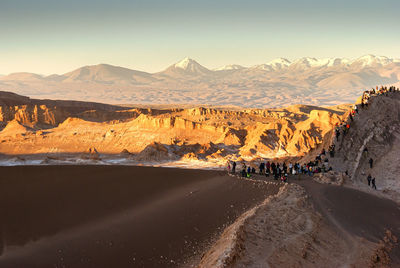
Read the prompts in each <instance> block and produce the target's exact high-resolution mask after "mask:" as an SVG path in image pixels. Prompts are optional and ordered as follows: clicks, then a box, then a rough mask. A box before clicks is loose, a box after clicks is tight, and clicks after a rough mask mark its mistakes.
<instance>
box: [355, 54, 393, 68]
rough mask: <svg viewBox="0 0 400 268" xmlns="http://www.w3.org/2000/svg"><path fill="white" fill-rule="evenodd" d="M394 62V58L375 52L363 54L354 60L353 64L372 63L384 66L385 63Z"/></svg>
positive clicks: (362, 65)
mask: <svg viewBox="0 0 400 268" xmlns="http://www.w3.org/2000/svg"><path fill="white" fill-rule="evenodd" d="M392 62H394V60H393V59H390V58H388V57H385V56H376V55H373V54H367V55H364V56H361V57H359V58H358V59H356V60H354V61H352V64H354V65H359V66H360V67H367V66H372V65H380V66H384V65H388V64H390V63H392Z"/></svg>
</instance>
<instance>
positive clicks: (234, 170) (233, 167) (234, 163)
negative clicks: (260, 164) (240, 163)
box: [232, 161, 236, 174]
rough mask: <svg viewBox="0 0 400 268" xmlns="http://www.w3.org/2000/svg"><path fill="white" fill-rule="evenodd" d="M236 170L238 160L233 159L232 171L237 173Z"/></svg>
mask: <svg viewBox="0 0 400 268" xmlns="http://www.w3.org/2000/svg"><path fill="white" fill-rule="evenodd" d="M235 172H236V162H235V161H233V163H232V173H233V174H235Z"/></svg>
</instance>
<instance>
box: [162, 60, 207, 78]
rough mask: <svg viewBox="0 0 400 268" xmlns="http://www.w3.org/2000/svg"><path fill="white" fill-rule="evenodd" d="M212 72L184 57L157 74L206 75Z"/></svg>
mask: <svg viewBox="0 0 400 268" xmlns="http://www.w3.org/2000/svg"><path fill="white" fill-rule="evenodd" d="M211 72H212V71H211V70H209V69H207V68H206V67H204V66H202V65H200V64H199V63H198V62H197V61H195V60H193V59H191V58H189V57H186V58H184V59H183V60H181V61H179V62H177V63H175V64H173V65H171V66H170V67H168V68H167V69H166V70H165V71H163V72H161V73H159V74H162V75H167V76H174V75H190V76H194V75H207V74H210V73H211Z"/></svg>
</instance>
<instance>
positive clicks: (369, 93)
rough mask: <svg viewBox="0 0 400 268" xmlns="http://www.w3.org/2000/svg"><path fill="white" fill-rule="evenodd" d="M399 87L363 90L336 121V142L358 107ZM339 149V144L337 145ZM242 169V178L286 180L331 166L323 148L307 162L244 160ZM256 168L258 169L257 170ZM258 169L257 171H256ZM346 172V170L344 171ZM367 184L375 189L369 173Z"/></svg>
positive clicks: (230, 169) (365, 106)
mask: <svg viewBox="0 0 400 268" xmlns="http://www.w3.org/2000/svg"><path fill="white" fill-rule="evenodd" d="M399 91H400V90H399V88H396V87H393V86H391V87H383V86H381V87H380V88H379V87H378V86H377V87H376V88H373V89H372V90H366V91H364V92H363V94H362V97H361V102H360V104H359V105H354V106H353V108H352V109H351V110H350V111H349V113H348V115H347V117H346V118H345V120H343V121H342V122H341V123H340V124H339V123H337V124H336V126H335V130H334V131H335V137H336V143H338V142H339V140H340V137H342V139H343V138H344V137H345V136H346V135H347V134H348V132H349V130H350V128H351V125H352V122H353V121H354V120H355V118H356V117H357V116H359V113H360V111H359V108H361V109H362V110H364V109H368V106H369V105H370V103H371V97H373V96H378V95H385V96H388V93H389V92H399ZM339 145H340V144H339ZM339 149H340V146H339ZM335 150H336V145H335V143H332V144H331V145H330V146H329V148H328V153H329V157H330V158H334V157H335ZM364 153H366V154H368V149H367V148H365V149H364ZM373 163H374V160H373V159H372V158H371V157H370V158H369V159H368V164H369V167H370V169H373ZM241 165H242V169H241V172H240V176H241V177H244V178H251V177H252V175H254V174H256V173H258V174H260V175H263V176H267V177H269V176H272V177H273V178H274V179H275V180H281V181H283V182H287V180H288V174H289V175H298V174H308V175H309V176H312V175H313V174H314V173H320V172H327V171H330V170H332V167H331V166H330V165H329V158H328V155H327V152H326V151H325V149H322V151H321V152H320V153H319V154H318V155H317V156H316V157H315V160H314V161H309V162H308V163H303V164H300V163H297V162H296V163H291V162H289V163H288V164H286V162H283V163H279V162H271V161H265V162H264V161H262V162H258V164H256V163H254V162H252V163H249V164H248V165H246V163H245V162H242V163H241ZM236 166H237V163H236V162H235V161H229V162H228V172H229V173H232V174H236ZM257 169H258V170H257ZM257 171H258V172H257ZM346 174H348V172H347V171H346ZM367 182H368V186H371V187H372V188H373V189H376V179H375V177H374V178H372V176H371V174H369V175H368V177H367Z"/></svg>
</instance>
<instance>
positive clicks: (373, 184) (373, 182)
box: [371, 177, 376, 190]
mask: <svg viewBox="0 0 400 268" xmlns="http://www.w3.org/2000/svg"><path fill="white" fill-rule="evenodd" d="M371 182H372V188H373V189H375V190H376V184H375V177H373V178H372V181H371Z"/></svg>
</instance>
